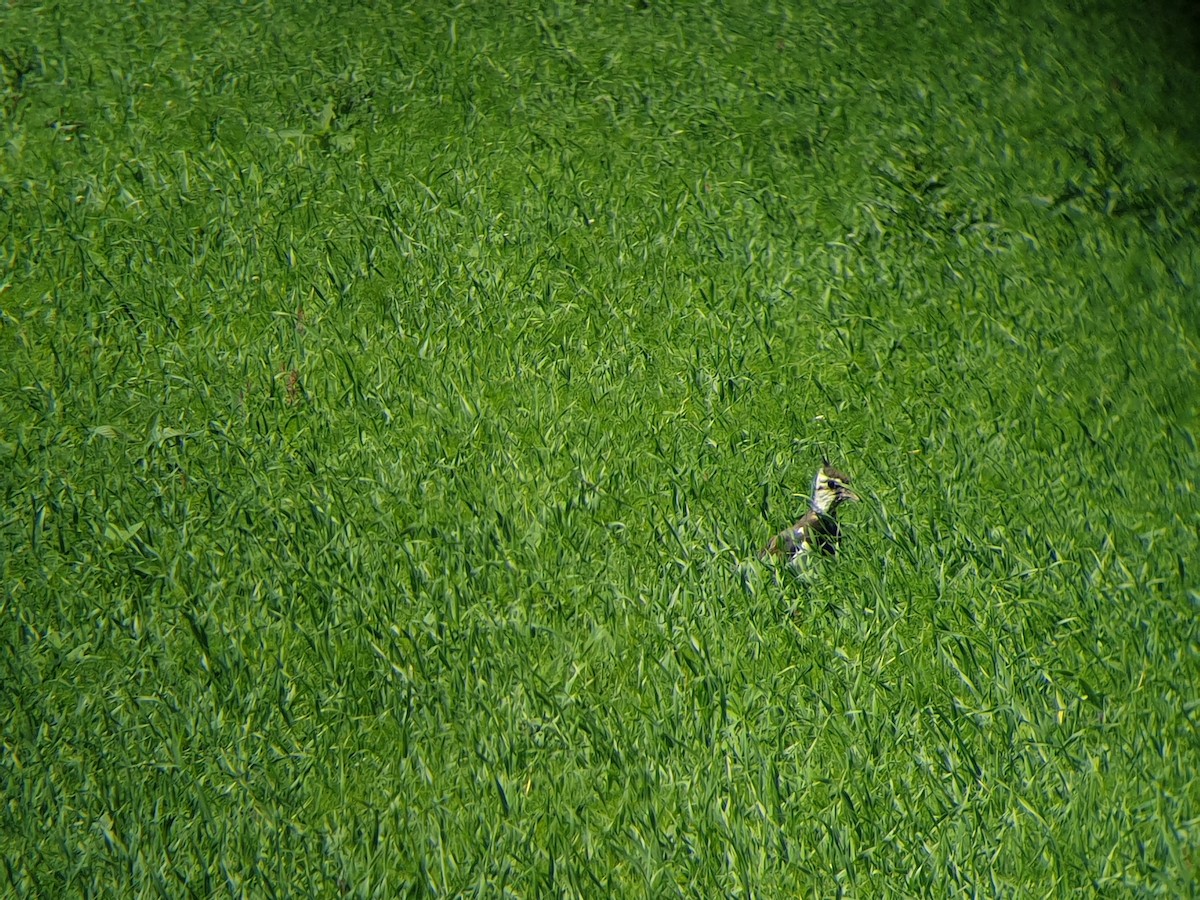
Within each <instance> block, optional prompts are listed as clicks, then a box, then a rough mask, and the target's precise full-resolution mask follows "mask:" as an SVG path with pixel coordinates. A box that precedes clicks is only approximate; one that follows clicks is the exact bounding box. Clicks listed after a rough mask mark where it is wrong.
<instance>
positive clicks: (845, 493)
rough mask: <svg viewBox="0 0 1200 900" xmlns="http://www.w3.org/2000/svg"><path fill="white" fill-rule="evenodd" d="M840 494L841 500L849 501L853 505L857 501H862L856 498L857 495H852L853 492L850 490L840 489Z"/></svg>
mask: <svg viewBox="0 0 1200 900" xmlns="http://www.w3.org/2000/svg"><path fill="white" fill-rule="evenodd" d="M841 494H842V499H843V500H850V501H852V502H854V503H857V502H858V501H859V500H861V499H862V498H861V497H859V496H858V494H856V493H854V491H852V490H850V488H848V487H845V486H843V487H842V490H841Z"/></svg>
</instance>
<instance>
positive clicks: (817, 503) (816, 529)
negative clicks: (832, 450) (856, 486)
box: [758, 460, 858, 562]
mask: <svg viewBox="0 0 1200 900" xmlns="http://www.w3.org/2000/svg"><path fill="white" fill-rule="evenodd" d="M849 484H850V477H849V476H848V475H845V474H843V473H842V472H839V471H838V470H837V469H835V468H834V467H833V466H831V465H829V462H828V460H826V461H825V464H824V465H823V466H821V468H820V469H818V470H817V475H816V477H815V478H814V479H813V488H812V500H810V501H809V504H808V512H806V513H805V514H804V515H803V516H801V517H800V519H799V520H798V521H797V522H796V524H795V525H793V526H792V527H791V528H785V529H784V530H783V531H781V532H779V534H777V535H775V537H773V538H771V542H770V543H769V544H767V546H766V547H764V548H763V550H762V552H761V553H759V554H758V556H759V559H766V558H767V557H770V556H779V557H782V558H783V559H784V560H786V561H788V562H795V561H796V560H798V559H799V558H800V557H801V556H803V555H804V554H806V553H811V552H812V551H813V550H816V551H817V552H818V553H824V554H826V555H828V556H833V555H834V554H835V553H837V546H838V538H839V537H840V536H841V530H840V529H839V528H838V523H837V508H838V506H840V505H841V504H842V503H844V502H846V501H847V500H857V499H858V494H856V493H854V491H852V490H850V487H849Z"/></svg>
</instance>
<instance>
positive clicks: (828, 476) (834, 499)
mask: <svg viewBox="0 0 1200 900" xmlns="http://www.w3.org/2000/svg"><path fill="white" fill-rule="evenodd" d="M857 499H858V494H856V493H854V491H852V490H850V476H849V475H845V474H843V473H842V472H839V471H838V470H837V469H835V468H834V467H833V466H831V465H829V463H828V462H827V463H825V465H823V466H821V468H820V469H818V470H817V475H816V477H815V478H814V479H813V493H812V508H813V509H815V510H816V511H817V512H819V513H831V512H833V511H834V510H835V509H837V507H838V504H839V503H844V502H846V501H847V500H857Z"/></svg>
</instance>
